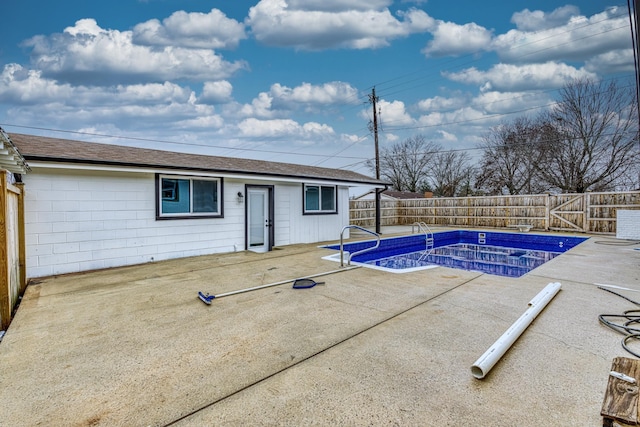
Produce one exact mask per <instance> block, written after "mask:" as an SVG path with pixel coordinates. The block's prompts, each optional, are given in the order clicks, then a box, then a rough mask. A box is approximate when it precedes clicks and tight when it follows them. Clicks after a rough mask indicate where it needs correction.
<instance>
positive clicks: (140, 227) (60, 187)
mask: <svg viewBox="0 0 640 427" xmlns="http://www.w3.org/2000/svg"><path fill="white" fill-rule="evenodd" d="M24 181H25V190H26V191H25V211H26V216H25V222H26V242H27V245H26V246H27V248H26V249H27V275H28V277H42V276H49V275H54V274H63V273H72V272H78V271H86V270H93V269H101V268H108V267H116V266H123V265H132V264H141V263H146V262H151V261H158V260H165V259H173V258H181V257H187V256H195V255H205V254H212V253H223V252H232V251H235V250H244V245H245V224H244V223H245V203H244V201H238V198H237V193H238V191H241V192H243V193H244V191H245V184H255V185H273V186H274V197H275V198H274V202H275V203H274V206H275V212H274V214H275V221H274V225H275V242H274V244H275V245H276V246H284V245H289V244H295V243H314V242H322V241H328V240H333V241H335V240H337V239H338V238H339V237H340V231H341V229H342V227H343V226H344V225H347V224H348V223H349V191H348V188H347V187H338V214H335V215H303V214H302V183H283V182H268V181H263V180H251V181H246V180H239V179H230V178H224V199H223V202H224V218H200V219H180V220H160V221H158V220H156V211H155V209H156V200H155V197H156V194H155V175H154V174H153V173H137V172H113V171H94V170H66V169H44V168H42V169H40V168H39V169H37V170H34V171H32V172H31V173H29V174H26V175H24Z"/></svg>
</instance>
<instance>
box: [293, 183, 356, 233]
mask: <svg viewBox="0 0 640 427" xmlns="http://www.w3.org/2000/svg"><path fill="white" fill-rule="evenodd" d="M293 191H294V193H295V194H296V196H295V197H293V196H292V197H291V201H292V202H291V209H290V218H291V238H290V243H316V242H325V241H329V240H332V241H335V240H338V239H340V231H342V227H344V226H345V225H348V224H349V188H348V187H338V213H337V214H330V215H302V210H303V207H302V185H301V184H299V185H297V186H295V189H293Z"/></svg>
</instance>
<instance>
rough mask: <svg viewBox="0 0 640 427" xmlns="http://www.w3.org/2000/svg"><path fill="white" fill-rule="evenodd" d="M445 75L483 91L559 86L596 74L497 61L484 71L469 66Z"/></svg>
mask: <svg viewBox="0 0 640 427" xmlns="http://www.w3.org/2000/svg"><path fill="white" fill-rule="evenodd" d="M444 75H445V77H447V78H449V79H451V80H453V81H456V82H460V83H465V84H474V85H478V86H479V87H481V88H482V89H483V90H484V91H490V90H497V91H503V92H508V91H520V90H530V89H547V88H558V87H561V86H563V85H564V84H565V83H566V82H567V81H569V80H571V79H575V78H585V77H588V78H595V77H596V76H595V75H594V74H592V73H589V72H588V71H586V70H583V69H576V68H574V67H572V66H570V65H566V64H562V63H558V62H547V63H544V64H524V65H512V64H497V65H495V66H493V67H491V68H490V69H489V70H487V71H481V70H478V69H477V68H469V69H466V70H463V71H460V72H457V73H445V74H444Z"/></svg>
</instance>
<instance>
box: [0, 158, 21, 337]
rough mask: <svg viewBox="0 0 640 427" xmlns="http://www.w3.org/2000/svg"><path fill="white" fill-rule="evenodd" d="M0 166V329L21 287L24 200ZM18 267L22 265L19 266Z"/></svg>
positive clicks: (17, 187) (19, 190)
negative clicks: (22, 211) (22, 210)
mask: <svg viewBox="0 0 640 427" xmlns="http://www.w3.org/2000/svg"><path fill="white" fill-rule="evenodd" d="M7 176H8V173H7V172H6V171H4V170H1V169H0V259H1V260H2V261H1V262H0V329H2V330H4V329H6V328H7V327H8V326H9V322H10V321H11V314H12V310H13V308H14V307H15V305H16V304H17V302H18V297H19V295H20V293H21V292H22V291H23V290H24V286H25V284H24V283H23V282H25V280H24V262H25V261H24V243H23V242H24V231H23V227H24V224H23V221H24V217H23V216H22V213H21V208H22V206H23V203H24V201H23V200H24V199H23V192H22V187H21V186H20V185H13V184H12V183H10V182H9V180H8V179H7ZM21 266H22V267H21Z"/></svg>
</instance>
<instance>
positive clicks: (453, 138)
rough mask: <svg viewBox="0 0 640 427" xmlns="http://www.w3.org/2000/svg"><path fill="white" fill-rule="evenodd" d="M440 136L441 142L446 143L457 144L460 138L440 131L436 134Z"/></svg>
mask: <svg viewBox="0 0 640 427" xmlns="http://www.w3.org/2000/svg"><path fill="white" fill-rule="evenodd" d="M436 133H437V134H438V135H440V140H441V141H446V142H456V141H457V140H458V137H457V136H455V135H454V134H452V133H449V132H447V131H445V130H439V131H437V132H436Z"/></svg>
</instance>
